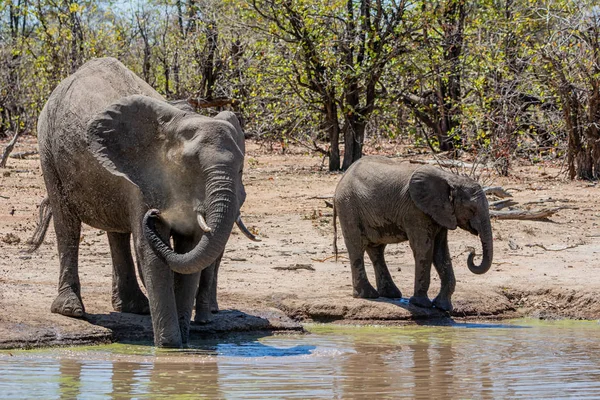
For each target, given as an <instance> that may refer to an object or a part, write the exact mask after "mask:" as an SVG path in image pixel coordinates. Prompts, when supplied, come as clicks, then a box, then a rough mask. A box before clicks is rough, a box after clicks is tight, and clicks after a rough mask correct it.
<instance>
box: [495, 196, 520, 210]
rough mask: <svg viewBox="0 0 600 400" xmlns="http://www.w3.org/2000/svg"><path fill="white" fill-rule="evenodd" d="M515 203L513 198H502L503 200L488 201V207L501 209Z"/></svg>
mask: <svg viewBox="0 0 600 400" xmlns="http://www.w3.org/2000/svg"><path fill="white" fill-rule="evenodd" d="M515 204H517V202H516V201H514V200H513V199H504V200H498V201H492V202H491V203H490V209H493V210H501V209H503V208H506V207H511V206H514V205H515Z"/></svg>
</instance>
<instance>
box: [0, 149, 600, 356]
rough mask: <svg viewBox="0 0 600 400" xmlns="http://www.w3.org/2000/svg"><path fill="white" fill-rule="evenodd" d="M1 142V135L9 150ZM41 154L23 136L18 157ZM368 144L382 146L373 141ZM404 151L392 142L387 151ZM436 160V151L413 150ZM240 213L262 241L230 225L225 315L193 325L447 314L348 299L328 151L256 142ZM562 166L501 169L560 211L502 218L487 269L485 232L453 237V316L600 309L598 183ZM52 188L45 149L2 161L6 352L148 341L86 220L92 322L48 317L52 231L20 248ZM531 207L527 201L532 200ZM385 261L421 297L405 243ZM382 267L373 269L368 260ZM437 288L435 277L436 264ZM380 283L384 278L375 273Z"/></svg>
mask: <svg viewBox="0 0 600 400" xmlns="http://www.w3.org/2000/svg"><path fill="white" fill-rule="evenodd" d="M5 145H6V143H5V142H3V143H0V148H4V146H5ZM35 149H36V142H35V139H34V138H32V137H26V138H24V139H22V140H21V142H20V143H19V144H18V145H17V147H16V148H15V150H14V152H15V153H18V152H24V151H30V150H35ZM368 152H371V153H372V152H377V149H376V148H373V147H369V149H368ZM398 152H399V153H402V155H405V154H406V153H407V149H404V148H402V147H398V146H396V147H392V146H387V147H386V153H387V154H388V155H392V154H396V153H398ZM409 157H410V158H412V159H419V160H426V159H427V158H428V156H427V155H419V154H413V155H410V156H409ZM246 164H247V165H246V169H245V177H244V179H245V185H246V191H247V193H248V197H247V201H246V204H245V205H244V207H243V209H242V211H243V215H244V218H245V221H246V224H247V225H248V226H249V227H251V229H254V230H255V231H256V232H258V233H259V234H260V236H261V237H262V239H263V240H262V242H260V243H254V242H250V241H248V240H247V239H246V238H245V237H244V236H243V235H241V234H240V233H239V232H238V231H237V228H234V232H232V235H231V239H230V241H229V244H228V245H227V250H226V253H225V256H224V259H223V262H222V265H221V271H220V273H219V278H220V280H219V301H220V306H221V308H222V309H223V310H225V311H223V312H221V313H219V314H218V315H217V316H216V317H215V320H214V321H213V322H211V323H209V324H207V325H204V326H196V325H195V326H194V327H193V334H196V333H197V334H202V333H206V332H208V333H211V334H220V333H223V332H230V331H243V330H250V329H276V330H285V329H301V325H300V324H299V322H302V321H310V320H314V321H329V322H332V321H338V322H340V321H343V322H347V321H350V322H361V323H364V322H373V321H377V322H378V323H406V322H407V321H413V320H419V321H421V320H422V319H423V318H434V317H440V316H443V315H441V314H440V313H437V312H435V310H434V311H431V310H424V309H419V308H416V307H412V306H408V304H407V301H406V300H405V299H404V300H401V301H391V300H386V299H381V300H370V301H369V300H360V299H353V298H352V287H351V278H350V268H349V265H348V260H347V258H345V257H343V255H344V254H345V248H344V246H343V240H342V239H341V238H340V240H339V241H338V242H339V243H338V245H339V247H340V251H341V254H342V257H341V258H340V260H339V261H338V262H335V261H334V260H333V257H332V256H333V250H332V239H333V231H332V223H331V222H332V221H331V220H332V210H331V208H327V207H326V204H325V201H324V199H323V197H325V196H327V195H331V194H333V192H334V189H335V185H336V183H337V182H338V180H339V179H340V177H341V175H340V174H331V173H328V172H326V169H325V168H324V166H325V164H324V163H323V160H322V159H321V158H320V157H319V156H315V155H311V154H309V153H308V152H306V151H303V150H302V149H301V148H292V149H288V150H287V151H286V154H285V155H284V154H282V153H281V151H280V149H275V150H274V151H271V150H270V149H266V148H264V147H261V146H260V145H259V144H257V143H248V148H247V158H246ZM559 167H560V166H559V165H544V166H540V165H536V166H516V167H514V168H513V170H512V174H513V175H512V176H511V177H509V178H499V177H497V176H494V175H492V176H491V178H486V180H487V181H486V182H485V184H486V185H490V184H493V185H500V186H502V187H504V188H505V189H507V190H508V191H509V192H510V193H512V194H513V196H514V200H515V201H517V202H518V203H519V207H521V208H525V209H533V210H535V209H542V208H549V207H564V208H563V209H561V210H560V211H559V212H558V213H557V214H555V215H553V216H552V217H550V218H549V219H547V220H544V221H520V220H494V221H493V223H492V224H493V231H494V247H495V249H494V265H493V267H492V269H491V270H490V271H489V272H488V273H487V274H485V275H474V274H472V273H470V272H469V271H468V269H467V268H466V258H467V254H468V252H469V248H470V247H474V248H475V249H476V250H477V251H478V252H481V247H480V243H479V240H478V238H477V237H475V236H473V235H471V234H469V233H468V232H465V231H461V230H460V229H458V230H456V231H453V232H450V234H449V242H450V244H449V246H450V251H451V254H452V255H453V263H454V269H455V272H456V277H457V285H456V292H455V294H454V296H453V303H454V307H455V310H454V311H453V312H452V315H451V316H450V318H452V319H462V318H473V319H486V320H487V319H490V318H511V317H518V316H534V317H539V318H578V319H581V318H583V319H597V318H600V301H599V300H598V296H597V294H598V293H600V273H598V271H599V269H600V262H599V256H598V253H599V252H600V226H599V225H598V223H599V221H600V202H599V201H598V200H597V198H598V189H597V188H596V186H595V185H594V184H591V183H589V182H582V181H575V182H570V181H567V180H566V179H565V177H564V175H562V174H560V168H559ZM44 196H45V188H44V185H43V179H42V176H41V170H40V167H39V158H38V156H37V155H33V156H30V157H28V158H26V159H15V158H11V159H9V162H8V167H7V168H5V169H0V221H1V223H0V348H11V347H32V346H45V345H60V344H80V343H95V342H104V341H111V340H120V339H132V338H144V339H147V338H149V337H151V327H150V319H149V316H138V315H133V314H122V313H116V312H114V311H113V310H112V307H111V302H110V295H111V277H112V269H111V262H110V253H109V248H108V243H107V239H106V234H105V233H104V232H101V231H99V230H97V229H93V228H90V227H84V230H83V233H82V237H81V247H80V278H81V284H82V296H83V300H84V303H85V306H86V311H87V315H86V317H85V318H84V319H73V318H67V317H63V316H60V315H56V314H52V313H50V304H51V303H52V300H53V299H54V297H55V295H56V287H57V281H58V256H57V252H56V238H55V235H54V230H53V229H52V228H50V229H49V233H48V235H47V236H46V240H45V242H44V244H43V245H42V246H41V248H40V249H39V250H38V251H36V252H35V253H33V254H26V253H23V252H22V250H24V249H25V248H26V247H27V245H26V243H25V242H26V241H27V239H29V238H30V236H31V234H32V232H33V229H34V227H35V226H36V223H37V212H38V208H37V207H38V204H39V203H40V201H41V200H42V199H43V198H44ZM527 203H530V204H527ZM386 257H387V260H388V266H389V268H390V271H391V274H392V276H393V277H394V280H395V282H396V284H397V285H398V287H399V288H400V289H401V290H402V292H403V294H404V296H405V298H408V297H410V296H411V295H412V290H413V276H414V275H413V274H414V266H413V259H412V253H411V251H410V249H409V247H408V244H407V243H401V244H397V245H390V246H388V248H387V251H386ZM367 270H368V272H369V273H370V274H371V275H370V276H371V278H372V279H373V276H372V272H373V271H372V268H371V266H370V264H368V265H367ZM432 278H433V282H432V285H431V289H430V293H429V295H430V297H431V298H433V297H435V295H436V294H437V291H438V288H439V279H438V277H437V275H436V274H435V273H432ZM372 281H373V282H374V279H373V280H372Z"/></svg>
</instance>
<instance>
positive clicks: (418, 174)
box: [409, 166, 457, 229]
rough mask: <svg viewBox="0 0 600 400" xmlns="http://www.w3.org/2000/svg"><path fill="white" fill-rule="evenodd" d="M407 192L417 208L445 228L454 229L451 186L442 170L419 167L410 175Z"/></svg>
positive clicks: (455, 224) (454, 216) (454, 217)
mask: <svg viewBox="0 0 600 400" xmlns="http://www.w3.org/2000/svg"><path fill="white" fill-rule="evenodd" d="M409 193H410V197H411V198H412V200H413V201H414V202H415V204H416V205H417V207H418V208H419V210H421V211H423V212H424V213H425V214H427V215H429V216H430V217H431V218H433V219H434V221H435V222H437V223H438V224H440V225H441V226H443V227H444V228H447V229H456V226H457V222H456V215H454V205H453V204H452V187H451V186H450V184H449V183H448V180H447V179H446V178H445V177H444V173H443V171H441V170H439V169H437V168H434V167H430V166H425V167H420V168H418V169H417V170H416V171H415V172H413V174H412V176H411V177H410V183H409Z"/></svg>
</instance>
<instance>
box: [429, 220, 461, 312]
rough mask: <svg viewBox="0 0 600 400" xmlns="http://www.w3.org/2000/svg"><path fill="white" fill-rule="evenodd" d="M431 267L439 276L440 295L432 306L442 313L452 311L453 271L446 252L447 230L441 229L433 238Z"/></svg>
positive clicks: (448, 252)
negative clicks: (432, 266) (442, 311)
mask: <svg viewBox="0 0 600 400" xmlns="http://www.w3.org/2000/svg"><path fill="white" fill-rule="evenodd" d="M433 265H434V266H435V269H436V271H437V273H438V275H439V276H440V281H441V288H440V293H439V294H438V295H437V296H436V298H435V299H434V300H433V305H435V306H436V307H437V308H439V309H441V310H444V311H452V302H451V300H450V298H451V297H452V294H453V293H454V288H455V287H456V278H455V277H454V269H452V258H451V257H450V250H448V230H446V229H442V231H441V232H440V233H438V235H437V236H436V237H435V244H434V247H433Z"/></svg>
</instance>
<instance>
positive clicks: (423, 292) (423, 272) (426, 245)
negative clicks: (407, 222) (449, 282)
mask: <svg viewBox="0 0 600 400" xmlns="http://www.w3.org/2000/svg"><path fill="white" fill-rule="evenodd" d="M430 236H431V235H430V234H428V232H426V231H425V230H422V231H421V230H413V231H411V232H409V237H408V240H409V243H410V247H411V248H412V251H413V256H414V258H415V291H414V294H413V296H412V297H411V298H410V299H409V303H410V304H414V305H416V306H419V307H426V308H431V307H432V306H433V303H432V302H431V300H429V297H427V292H428V291H429V283H430V280H431V262H432V260H433V240H432V238H431V237H430Z"/></svg>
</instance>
